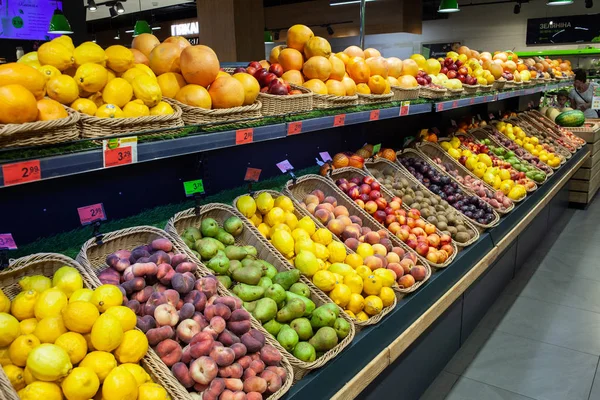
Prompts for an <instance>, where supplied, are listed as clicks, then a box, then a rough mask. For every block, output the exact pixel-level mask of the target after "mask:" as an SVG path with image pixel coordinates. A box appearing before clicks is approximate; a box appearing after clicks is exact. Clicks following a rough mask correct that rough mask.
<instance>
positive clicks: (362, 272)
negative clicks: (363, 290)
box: [355, 265, 373, 284]
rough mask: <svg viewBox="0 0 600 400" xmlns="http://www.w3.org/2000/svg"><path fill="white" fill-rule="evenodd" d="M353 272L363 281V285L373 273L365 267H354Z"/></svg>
mask: <svg viewBox="0 0 600 400" xmlns="http://www.w3.org/2000/svg"><path fill="white" fill-rule="evenodd" d="M355 271H356V273H357V274H358V276H360V277H361V278H362V279H363V284H364V281H365V280H366V279H367V278H368V277H369V276H370V275H371V274H372V273H373V271H371V268H369V267H367V266H366V265H360V266H358V267H356V270H355Z"/></svg>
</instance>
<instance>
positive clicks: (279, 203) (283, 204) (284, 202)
mask: <svg viewBox="0 0 600 400" xmlns="http://www.w3.org/2000/svg"><path fill="white" fill-rule="evenodd" d="M275 207H279V208H281V209H282V210H283V211H286V212H294V203H293V202H292V200H291V199H290V198H289V197H287V196H284V195H281V196H278V197H277V198H276V199H275Z"/></svg>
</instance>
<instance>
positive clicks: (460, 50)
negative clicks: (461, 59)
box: [458, 46, 471, 57]
mask: <svg viewBox="0 0 600 400" xmlns="http://www.w3.org/2000/svg"><path fill="white" fill-rule="evenodd" d="M458 54H464V55H466V56H467V57H471V49H469V48H468V47H467V46H460V47H459V48H458Z"/></svg>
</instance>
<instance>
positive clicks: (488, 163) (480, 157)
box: [477, 153, 492, 167]
mask: <svg viewBox="0 0 600 400" xmlns="http://www.w3.org/2000/svg"><path fill="white" fill-rule="evenodd" d="M477 159H478V160H479V161H480V162H482V163H484V164H485V166H486V167H491V166H492V159H491V158H490V156H488V155H487V154H484V153H482V154H479V155H478V156H477Z"/></svg>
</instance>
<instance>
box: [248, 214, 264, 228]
mask: <svg viewBox="0 0 600 400" xmlns="http://www.w3.org/2000/svg"><path fill="white" fill-rule="evenodd" d="M250 222H252V225H254V226H258V225H260V224H261V223H262V222H263V220H262V215H261V214H260V213H259V212H256V213H254V215H252V216H251V217H250Z"/></svg>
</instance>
